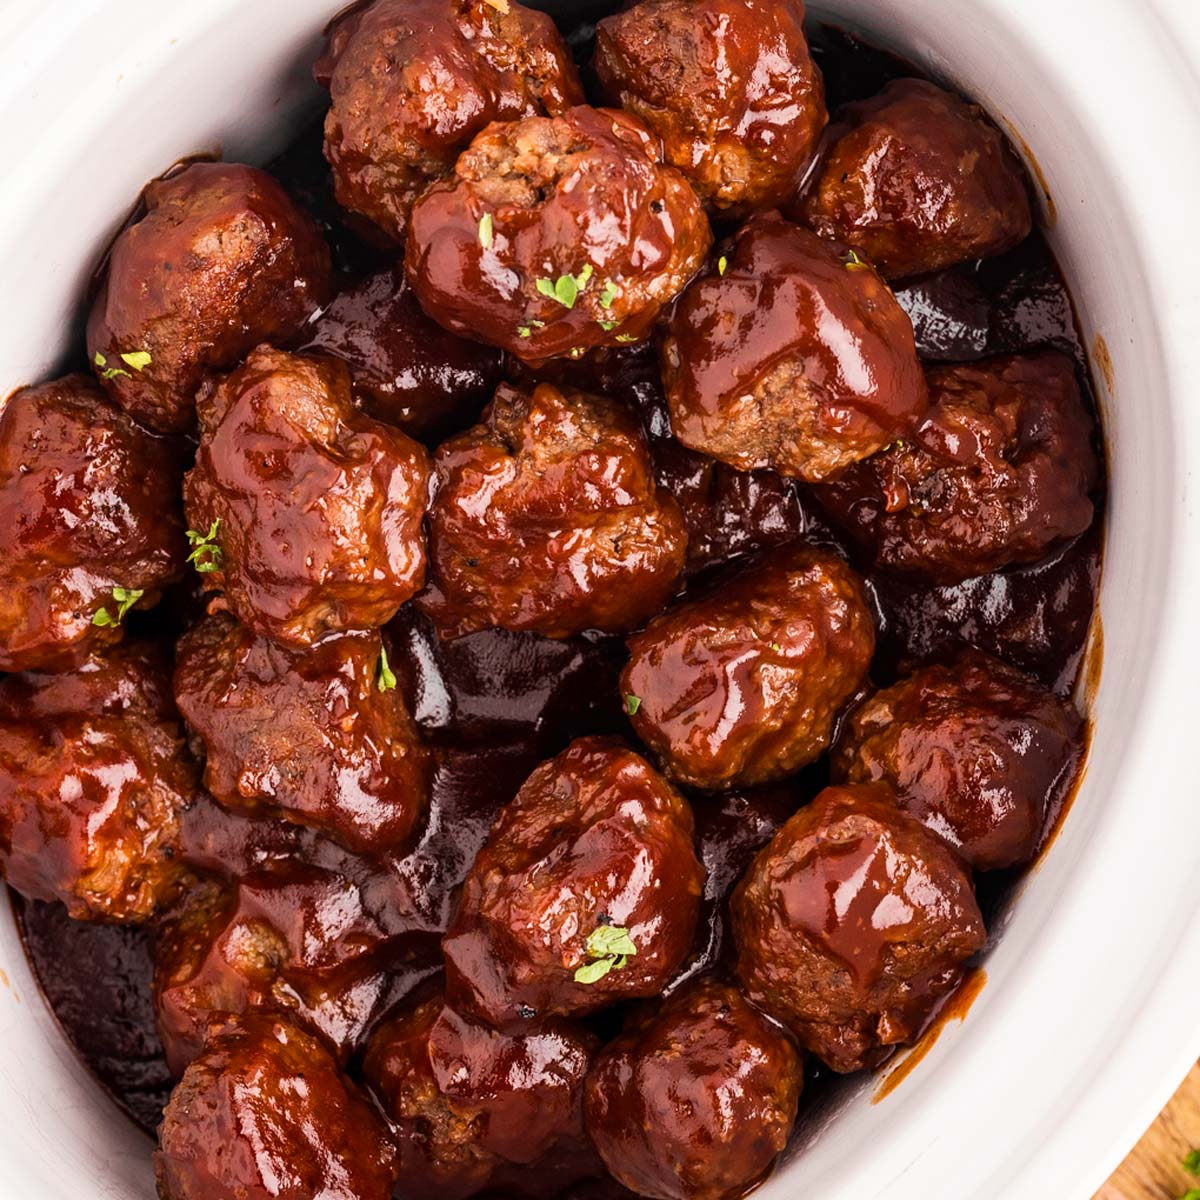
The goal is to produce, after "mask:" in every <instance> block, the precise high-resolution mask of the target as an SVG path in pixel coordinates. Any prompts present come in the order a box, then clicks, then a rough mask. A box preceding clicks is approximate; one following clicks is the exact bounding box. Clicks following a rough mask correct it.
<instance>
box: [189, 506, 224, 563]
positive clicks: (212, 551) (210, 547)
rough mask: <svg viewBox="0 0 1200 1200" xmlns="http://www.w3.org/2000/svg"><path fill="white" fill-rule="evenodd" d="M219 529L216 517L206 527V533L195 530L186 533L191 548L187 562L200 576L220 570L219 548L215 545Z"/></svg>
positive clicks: (218, 520) (219, 520) (219, 521)
mask: <svg viewBox="0 0 1200 1200" xmlns="http://www.w3.org/2000/svg"><path fill="white" fill-rule="evenodd" d="M220 527H221V518H220V517H218V518H217V519H216V520H215V521H214V522H213V523H212V524H211V525H210V526H209V527H208V532H207V533H200V532H199V531H198V530H195V529H189V530H188V531H187V540H188V542H189V543H190V545H191V547H192V552H191V554H189V555H188V556H187V561H188V562H190V563H191V564H192V565H193V566H194V567H195V568H196V570H197V572H198V573H199V574H201V575H207V574H208V573H209V572H210V571H219V570H220V569H221V547H220V546H218V545H217V540H216V539H217V530H218V529H220Z"/></svg>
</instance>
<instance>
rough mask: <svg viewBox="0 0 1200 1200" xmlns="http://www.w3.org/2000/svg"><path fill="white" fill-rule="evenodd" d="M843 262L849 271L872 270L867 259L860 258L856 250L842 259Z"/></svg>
mask: <svg viewBox="0 0 1200 1200" xmlns="http://www.w3.org/2000/svg"><path fill="white" fill-rule="evenodd" d="M842 262H843V263H845V265H846V270H847V271H869V270H870V269H871V264H870V263H869V262H867V261H866V259H863V258H859V257H858V252H857V251H856V250H851V251H850V253H849V254H847V255H846V257H845V258H843V259H842Z"/></svg>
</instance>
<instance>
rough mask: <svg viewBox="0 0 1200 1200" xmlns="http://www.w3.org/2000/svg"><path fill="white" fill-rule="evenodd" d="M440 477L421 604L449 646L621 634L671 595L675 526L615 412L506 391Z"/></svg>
mask: <svg viewBox="0 0 1200 1200" xmlns="http://www.w3.org/2000/svg"><path fill="white" fill-rule="evenodd" d="M436 468H437V474H436V487H435V493H434V499H433V502H432V505H431V507H430V511H429V557H430V576H431V580H430V587H429V589H428V591H427V592H425V593H424V594H423V595H422V596H421V598H420V601H419V603H420V604H421V606H422V607H423V608H424V609H425V611H426V612H428V613H429V614H430V616H431V617H432V618H433V619H434V621H435V622H436V623H437V625H438V626H439V628H440V629H441V630H442V632H443V633H444V634H445V635H447V636H458V635H460V634H464V633H470V632H472V631H474V630H478V629H483V628H485V627H487V626H499V627H501V628H504V629H511V630H528V631H532V632H535V633H541V634H544V635H547V636H549V637H567V636H570V635H571V634H575V633H580V632H582V631H583V630H587V629H597V630H604V631H607V632H624V631H625V630H628V629H633V628H636V627H637V626H638V625H640V624H641V623H642V622H643V621H645V620H646V619H647V618H649V617H650V616H651V615H652V614H653V613H655V612H657V611H659V609H661V608H662V606H663V605H664V604H665V603H666V601H667V599H668V598H669V597H670V596H671V594H672V593H673V592H674V590H675V586H676V581H677V580H678V578H679V576H680V574H681V573H682V571H683V567H684V562H685V559H686V552H687V532H686V529H685V527H684V521H683V515H682V513H681V512H680V509H679V505H678V504H677V503H676V502H675V500H674V499H673V498H672V497H671V496H670V495H669V494H668V493H667V492H666V491H665V490H664V489H662V488H660V487H658V485H657V484H656V483H655V480H654V473H653V464H652V463H651V461H650V455H649V452H648V450H647V448H646V440H645V437H644V435H643V434H642V431H641V429H640V428H639V426H638V423H637V421H636V420H635V418H634V417H633V416H632V415H631V414H630V413H629V412H628V411H626V410H625V409H624V408H623V407H622V406H621V405H619V404H617V403H616V402H614V401H612V400H609V399H607V398H605V397H601V396H589V395H586V394H584V393H582V392H574V391H560V390H559V389H558V388H556V387H554V386H553V385H551V384H540V385H538V386H537V387H535V388H534V389H533V391H532V393H531V394H526V393H524V392H521V391H518V390H517V389H516V388H513V387H509V386H508V385H504V386H502V387H501V388H500V389H499V391H498V392H497V393H496V397H495V399H494V400H493V402H492V404H491V406H490V407H489V408H488V410H487V411H486V412H485V414H484V421H483V423H482V424H481V425H478V426H476V427H475V428H474V429H471V430H469V431H467V432H466V433H464V434H462V435H461V436H459V437H457V438H453V439H451V440H450V441H448V442H446V443H444V444H443V445H442V446H441V447H440V448H439V450H438V453H437V462H436Z"/></svg>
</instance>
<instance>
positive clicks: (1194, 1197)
mask: <svg viewBox="0 0 1200 1200" xmlns="http://www.w3.org/2000/svg"><path fill="white" fill-rule="evenodd" d="M1179 1200H1200V1188H1188V1190H1187V1191H1186V1192H1184V1193H1183V1195H1182V1196H1180V1197H1179Z"/></svg>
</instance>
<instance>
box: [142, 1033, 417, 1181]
mask: <svg viewBox="0 0 1200 1200" xmlns="http://www.w3.org/2000/svg"><path fill="white" fill-rule="evenodd" d="M154 1171H155V1175H156V1176H157V1178H158V1194H159V1195H160V1196H161V1197H162V1200H260V1198H261V1200H266V1198H267V1197H271V1200H313V1198H314V1197H316V1196H319V1197H320V1198H321V1200H390V1197H391V1194H392V1185H393V1183H394V1181H395V1178H396V1150H395V1147H394V1146H393V1145H392V1142H391V1140H390V1139H389V1137H388V1134H387V1130H386V1129H385V1128H384V1124H383V1122H382V1121H381V1120H380V1118H379V1115H378V1113H376V1111H375V1109H374V1108H373V1107H372V1106H371V1105H370V1103H369V1102H368V1101H367V1099H366V1098H365V1097H364V1096H363V1095H362V1094H361V1093H360V1092H359V1091H358V1089H357V1088H356V1087H355V1086H354V1085H353V1084H352V1083H351V1082H350V1081H349V1080H348V1079H347V1078H346V1077H345V1076H344V1075H343V1074H342V1073H341V1072H340V1071H339V1070H338V1067H337V1063H336V1062H334V1060H333V1058H332V1057H331V1056H330V1054H329V1052H328V1051H327V1050H326V1049H325V1048H324V1046H322V1045H321V1043H320V1042H319V1041H317V1039H316V1038H314V1037H311V1036H310V1035H309V1034H307V1033H304V1032H303V1031H302V1030H300V1029H297V1028H295V1026H293V1025H290V1024H288V1023H287V1022H286V1021H281V1020H276V1019H275V1018H273V1017H270V1016H265V1015H264V1016H252V1017H247V1018H244V1019H243V1020H242V1021H240V1022H238V1023H230V1024H228V1025H226V1026H225V1027H224V1028H223V1029H221V1030H220V1031H219V1032H218V1033H217V1035H216V1036H215V1037H214V1038H213V1039H212V1041H211V1042H210V1043H209V1045H208V1046H207V1047H206V1049H205V1051H204V1054H203V1055H202V1056H201V1057H200V1058H198V1059H197V1060H196V1061H195V1062H194V1063H192V1065H191V1066H190V1067H189V1068H188V1069H187V1072H186V1074H185V1075H184V1077H183V1079H181V1080H180V1082H179V1085H178V1087H176V1089H175V1091H174V1092H172V1093H171V1100H170V1103H169V1104H168V1105H167V1107H166V1110H165V1112H164V1113H163V1120H162V1124H161V1125H160V1126H159V1129H158V1152H157V1153H156V1154H155V1156H154Z"/></svg>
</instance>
